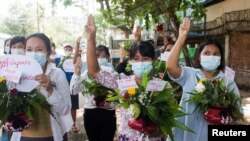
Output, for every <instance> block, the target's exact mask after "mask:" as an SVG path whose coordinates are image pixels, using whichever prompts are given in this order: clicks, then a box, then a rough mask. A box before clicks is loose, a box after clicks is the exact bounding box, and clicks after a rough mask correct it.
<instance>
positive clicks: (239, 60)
mask: <svg viewBox="0 0 250 141" xmlns="http://www.w3.org/2000/svg"><path fill="white" fill-rule="evenodd" d="M249 39H250V33H241V32H235V33H231V34H230V39H229V41H230V45H229V49H230V53H229V66H230V67H232V68H233V69H234V70H235V71H236V76H235V80H236V83H237V84H238V86H239V87H240V88H243V89H247V90H250V61H249V58H250V40H249Z"/></svg>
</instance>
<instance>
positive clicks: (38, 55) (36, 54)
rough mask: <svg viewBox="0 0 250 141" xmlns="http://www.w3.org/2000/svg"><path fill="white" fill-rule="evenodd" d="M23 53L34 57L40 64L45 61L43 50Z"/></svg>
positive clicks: (43, 63) (42, 64)
mask: <svg viewBox="0 0 250 141" xmlns="http://www.w3.org/2000/svg"><path fill="white" fill-rule="evenodd" d="M25 55H26V56H29V57H31V58H33V59H35V60H36V61H37V62H38V63H39V64H40V65H41V66H44V65H45V63H46V61H47V57H46V54H45V53H43V52H26V53H25Z"/></svg>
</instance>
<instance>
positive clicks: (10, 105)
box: [0, 77, 51, 126]
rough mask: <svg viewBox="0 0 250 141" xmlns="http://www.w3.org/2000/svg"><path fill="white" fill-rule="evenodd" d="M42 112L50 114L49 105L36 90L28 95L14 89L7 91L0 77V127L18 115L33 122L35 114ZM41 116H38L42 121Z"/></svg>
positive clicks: (4, 82)
mask: <svg viewBox="0 0 250 141" xmlns="http://www.w3.org/2000/svg"><path fill="white" fill-rule="evenodd" d="M44 110H45V111H47V112H48V113H50V114H51V105H50V104H49V103H48V102H47V100H46V98H45V97H44V96H43V95H42V94H41V93H40V92H39V91H38V90H37V89H34V90H32V91H31V92H29V93H27V92H20V91H18V90H17V89H15V88H13V89H10V90H9V88H8V86H7V81H6V80H5V78H3V77H0V111H1V112H0V121H1V122H0V126H1V125H3V124H5V123H6V122H9V120H10V117H13V116H15V115H20V114H24V115H26V116H27V117H28V118H29V120H33V118H34V116H35V115H36V114H37V113H42V112H43V111H44ZM3 111H4V112H3ZM43 115H44V114H39V116H41V119H44V118H43ZM13 126H14V125H13Z"/></svg>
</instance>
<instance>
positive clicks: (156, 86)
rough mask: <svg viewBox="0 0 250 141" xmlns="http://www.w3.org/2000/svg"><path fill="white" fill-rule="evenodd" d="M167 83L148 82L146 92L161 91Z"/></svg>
mask: <svg viewBox="0 0 250 141" xmlns="http://www.w3.org/2000/svg"><path fill="white" fill-rule="evenodd" d="M166 84H167V82H166V81H162V80H150V81H149V83H148V86H147V89H146V91H163V89H164V87H165V86H166Z"/></svg>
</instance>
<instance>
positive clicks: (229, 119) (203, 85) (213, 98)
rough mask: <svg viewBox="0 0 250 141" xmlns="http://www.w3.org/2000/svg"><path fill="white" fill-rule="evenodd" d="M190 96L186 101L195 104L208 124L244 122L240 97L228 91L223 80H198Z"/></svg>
mask: <svg viewBox="0 0 250 141" xmlns="http://www.w3.org/2000/svg"><path fill="white" fill-rule="evenodd" d="M198 80H199V79H198ZM190 94H191V95H192V96H191V97H190V98H189V99H188V100H187V101H188V102H192V103H194V104H196V105H197V108H198V109H199V112H201V113H202V114H204V118H205V120H207V121H208V122H209V123H211V124H217V125H220V124H231V123H233V122H237V121H239V120H242V121H244V118H243V114H242V113H241V110H240V109H241V106H240V105H241V101H240V97H239V96H237V95H236V94H235V93H234V91H233V90H232V91H229V90H228V88H227V86H226V85H225V82H224V79H216V80H208V79H206V78H203V79H200V80H199V81H198V83H197V84H196V87H195V90H194V91H193V92H191V93H190ZM197 108H196V109H197Z"/></svg>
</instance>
